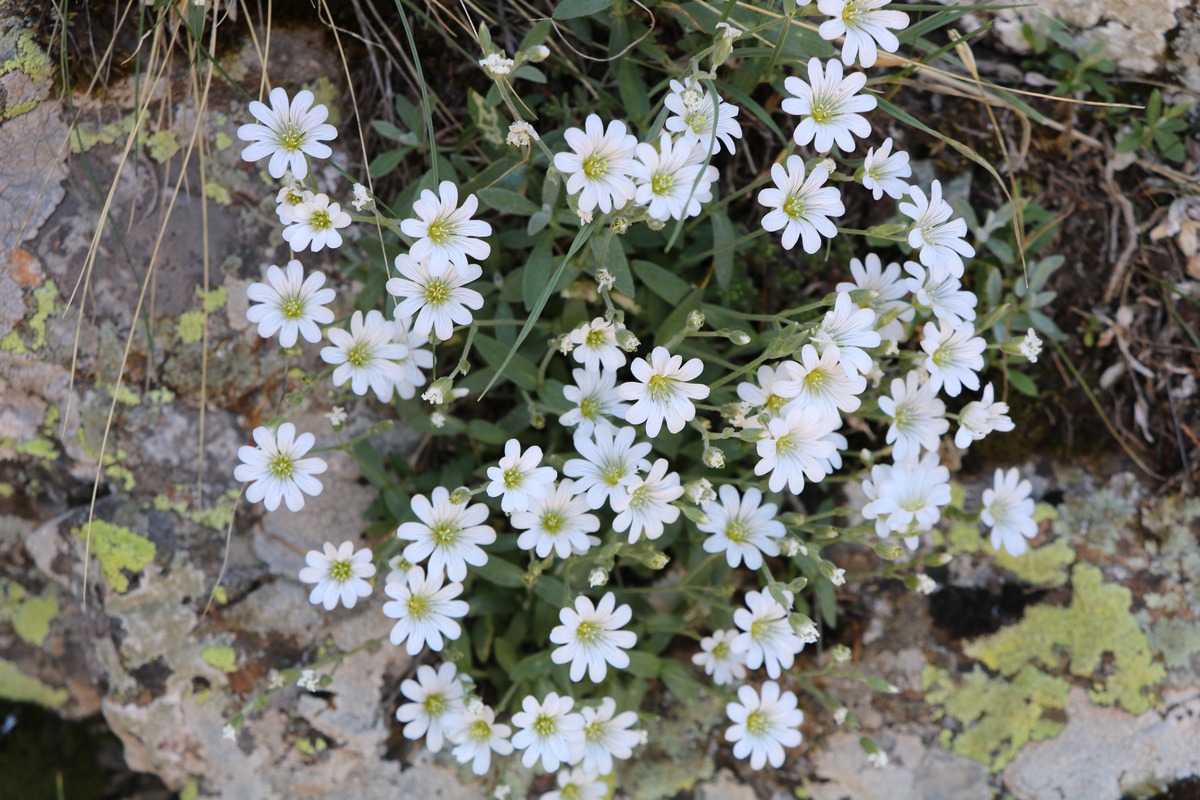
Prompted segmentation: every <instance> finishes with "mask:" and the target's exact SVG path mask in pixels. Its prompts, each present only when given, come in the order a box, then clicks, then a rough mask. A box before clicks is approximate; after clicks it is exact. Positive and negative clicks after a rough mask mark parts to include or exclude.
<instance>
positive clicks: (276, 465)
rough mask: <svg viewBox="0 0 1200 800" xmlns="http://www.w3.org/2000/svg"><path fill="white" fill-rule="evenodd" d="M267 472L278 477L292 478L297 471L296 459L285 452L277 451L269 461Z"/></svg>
mask: <svg viewBox="0 0 1200 800" xmlns="http://www.w3.org/2000/svg"><path fill="white" fill-rule="evenodd" d="M267 472H269V473H271V475H272V476H273V477H276V478H280V479H286V478H290V477H292V475H293V474H294V473H295V472H296V459H294V458H292V457H291V456H289V455H284V454H283V453H276V454H275V455H274V456H272V457H271V460H270V461H268V462H267Z"/></svg>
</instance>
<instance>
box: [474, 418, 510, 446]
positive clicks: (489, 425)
mask: <svg viewBox="0 0 1200 800" xmlns="http://www.w3.org/2000/svg"><path fill="white" fill-rule="evenodd" d="M467 435H468V436H470V437H471V438H472V439H477V440H479V441H481V442H483V443H484V444H504V443H505V442H507V441H508V440H509V439H510V438H512V437H510V436H509V435H508V431H506V430H504V429H503V428H501V427H500V426H499V425H496V424H495V423H493V422H488V421H487V420H485V419H473V420H471V421H470V422H468V423H467Z"/></svg>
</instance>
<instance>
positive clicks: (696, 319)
mask: <svg viewBox="0 0 1200 800" xmlns="http://www.w3.org/2000/svg"><path fill="white" fill-rule="evenodd" d="M687 326H688V328H690V329H692V330H694V331H698V330H700V329H701V328H703V327H704V314H703V313H701V312H700V311H691V312H689V313H688V316H687Z"/></svg>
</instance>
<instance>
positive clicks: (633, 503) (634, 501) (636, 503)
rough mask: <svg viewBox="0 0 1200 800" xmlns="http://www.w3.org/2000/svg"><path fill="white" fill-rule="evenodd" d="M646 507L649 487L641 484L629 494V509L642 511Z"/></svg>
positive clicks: (648, 501)
mask: <svg viewBox="0 0 1200 800" xmlns="http://www.w3.org/2000/svg"><path fill="white" fill-rule="evenodd" d="M648 505H650V487H649V486H647V485H646V484H644V483H643V484H642V485H641V486H639V487H637V488H636V489H634V490H633V491H632V492H630V494H629V507H630V508H636V509H643V508H645V507H646V506H648Z"/></svg>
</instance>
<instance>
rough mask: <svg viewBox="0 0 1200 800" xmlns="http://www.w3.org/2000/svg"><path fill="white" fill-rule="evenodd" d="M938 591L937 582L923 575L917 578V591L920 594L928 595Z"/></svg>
mask: <svg viewBox="0 0 1200 800" xmlns="http://www.w3.org/2000/svg"><path fill="white" fill-rule="evenodd" d="M937 590H938V582H937V581H935V580H934V579H933V578H931V577H929V576H928V575H926V574H925V573H921V574H920V575H918V576H917V591H918V592H920V593H921V594H925V595H929V594H933V593H934V592H936V591H937Z"/></svg>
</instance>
